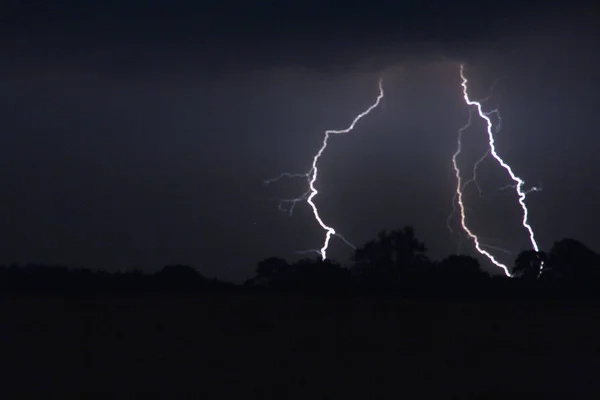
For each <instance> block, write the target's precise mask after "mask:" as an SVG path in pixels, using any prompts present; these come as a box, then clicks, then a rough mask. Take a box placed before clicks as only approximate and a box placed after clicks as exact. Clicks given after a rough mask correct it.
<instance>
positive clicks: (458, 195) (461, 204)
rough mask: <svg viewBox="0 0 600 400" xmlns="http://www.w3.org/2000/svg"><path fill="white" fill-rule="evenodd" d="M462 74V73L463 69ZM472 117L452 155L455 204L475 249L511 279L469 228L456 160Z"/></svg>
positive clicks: (459, 133) (460, 130)
mask: <svg viewBox="0 0 600 400" xmlns="http://www.w3.org/2000/svg"><path fill="white" fill-rule="evenodd" d="M461 72H462V67H461ZM471 115H472V113H471V112H470V113H469V121H468V122H467V124H466V125H465V126H463V127H462V128H460V129H459V130H458V139H457V146H456V151H455V152H454V154H453V155H452V165H453V167H454V174H455V176H456V192H455V195H454V196H455V199H456V202H455V203H453V204H458V207H459V211H460V224H461V225H462V228H463V230H464V231H465V232H466V234H467V235H468V236H469V237H470V238H471V240H473V243H474V244H475V248H476V249H477V251H478V252H479V253H480V254H483V255H484V256H486V257H487V258H488V259H489V260H490V261H491V262H492V263H493V264H494V265H496V266H497V267H500V268H502V270H504V273H505V274H506V276H509V277H510V276H511V274H510V272H509V271H508V268H507V267H506V265H504V264H502V263H501V262H500V261H498V260H496V258H494V256H493V255H492V254H491V253H490V252H488V251H487V250H485V249H484V247H486V246H484V245H482V244H481V243H480V242H479V238H478V237H477V235H475V234H474V233H473V232H471V230H470V229H469V227H468V226H467V215H466V213H465V205H464V202H463V189H464V186H463V183H462V179H461V177H460V169H459V168H458V163H457V161H456V160H457V158H458V156H459V155H460V153H461V152H462V134H463V132H464V131H465V130H466V129H467V128H468V127H469V126H470V125H471V119H472V118H471Z"/></svg>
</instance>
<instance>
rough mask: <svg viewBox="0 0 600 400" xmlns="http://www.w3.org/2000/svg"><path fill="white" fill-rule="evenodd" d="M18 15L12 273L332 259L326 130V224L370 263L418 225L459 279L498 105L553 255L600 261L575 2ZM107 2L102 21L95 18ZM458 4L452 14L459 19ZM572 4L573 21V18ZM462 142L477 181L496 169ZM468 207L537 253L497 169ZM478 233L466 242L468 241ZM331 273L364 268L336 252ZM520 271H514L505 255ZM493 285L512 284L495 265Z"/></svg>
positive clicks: (128, 4) (1, 145)
mask: <svg viewBox="0 0 600 400" xmlns="http://www.w3.org/2000/svg"><path fill="white" fill-rule="evenodd" d="M4 3H9V5H8V6H7V5H4V6H2V9H1V10H0V27H1V28H0V50H1V52H0V161H1V164H2V167H1V168H0V182H1V183H2V186H1V187H2V194H1V195H0V221H2V228H3V229H1V231H0V263H2V264H9V263H12V262H18V263H27V262H34V263H49V264H68V265H71V266H85V267H90V268H104V269H108V270H117V269H129V268H140V269H143V270H146V271H155V270H157V269H159V268H161V267H162V266H164V265H166V264H175V263H183V264H189V265H193V266H195V267H197V268H198V269H199V270H200V271H201V272H202V273H204V274H206V275H207V276H215V277H219V278H223V279H227V280H234V281H239V280H241V279H245V278H248V277H250V276H251V275H252V274H253V273H254V268H255V265H256V262H257V261H259V260H261V259H264V258H266V257H269V256H281V257H285V258H288V259H290V260H291V259H294V257H298V256H297V255H294V252H295V251H297V250H306V249H314V248H319V247H320V246H321V243H322V241H323V238H324V231H323V230H322V229H321V228H320V227H319V226H318V224H317V223H316V221H315V220H314V218H313V217H312V214H311V210H310V209H309V207H308V205H306V204H299V205H298V206H297V207H296V209H295V212H294V214H293V216H291V217H290V216H288V215H287V214H286V213H283V212H280V211H278V207H277V205H278V203H277V201H275V200H274V199H276V198H286V197H293V196H297V195H300V194H301V193H302V192H304V191H305V190H306V183H305V181H303V180H299V179H296V180H289V181H283V182H281V183H279V184H276V185H269V186H265V185H264V184H263V181H264V180H265V179H268V178H271V177H274V176H277V175H278V174H279V173H281V172H284V171H288V172H306V171H307V170H308V169H309V167H310V163H311V160H312V157H313V155H314V153H315V152H316V151H317V150H318V148H319V146H320V145H321V142H322V139H323V132H324V131H325V130H326V129H343V128H346V127H347V126H348V125H349V123H350V122H351V121H352V119H353V118H354V116H355V115H356V114H358V113H360V112H361V111H363V110H364V109H366V108H367V107H368V106H369V105H370V104H371V103H372V102H373V101H374V100H375V98H376V96H377V81H378V79H379V78H380V77H382V79H383V87H384V91H385V93H386V96H385V99H384V102H383V103H382V105H381V107H380V108H378V109H376V110H375V111H374V112H373V113H372V114H371V115H370V116H368V117H366V118H365V119H364V120H362V121H361V123H360V124H359V125H358V126H357V129H356V130H355V131H354V132H353V133H352V134H350V135H347V136H343V137H342V136H337V137H333V138H332V139H331V140H330V145H329V147H328V148H327V151H326V153H325V154H324V156H323V158H322V163H321V164H320V176H319V177H320V179H319V181H318V187H319V189H320V194H319V196H318V197H317V198H316V202H317V204H318V205H319V208H320V210H321V215H322V217H323V218H324V220H325V221H326V222H327V223H329V224H330V225H332V226H334V227H335V228H336V229H337V230H338V231H339V232H340V233H342V234H343V235H344V236H345V237H346V238H347V239H348V240H350V241H351V242H353V243H354V244H356V245H362V244H364V243H365V242H366V241H368V240H370V239H372V238H374V237H375V235H376V233H377V232H378V231H379V230H381V229H384V228H386V229H394V228H400V227H403V226H405V225H407V224H411V225H413V226H414V227H415V228H416V232H417V236H418V237H419V238H421V239H422V240H424V241H425V243H426V244H427V246H428V248H429V254H430V255H431V257H433V258H436V259H439V258H442V257H444V256H446V255H448V254H450V253H455V252H457V251H458V250H459V249H460V251H462V252H466V253H467V254H474V251H473V246H472V244H471V243H470V242H468V241H467V240H466V239H462V241H461V240H460V239H459V235H457V234H454V235H451V234H450V232H449V231H448V230H447V228H446V217H447V215H448V213H449V212H450V211H451V209H452V196H453V193H454V192H453V191H454V186H455V179H454V175H453V170H452V165H451V156H452V153H453V152H454V150H455V147H456V136H457V130H458V128H460V127H461V126H462V125H463V124H464V123H465V122H466V120H467V118H468V112H469V111H468V108H467V107H466V105H465V104H464V103H463V99H462V93H461V87H460V76H459V64H460V63H463V62H464V63H466V64H467V69H466V71H467V75H468V77H469V78H470V84H471V86H470V90H471V94H472V96H473V97H475V98H481V97H485V96H486V95H487V94H488V92H489V88H490V87H491V85H492V84H493V83H494V81H496V80H497V85H496V86H495V90H494V94H493V97H492V98H491V99H490V100H489V101H488V102H487V103H486V108H488V109H492V108H495V107H499V109H500V112H501V115H502V129H501V131H500V132H499V133H498V135H497V148H498V152H499V154H500V155H501V156H502V157H504V159H505V160H506V161H507V162H509V163H510V164H511V165H512V166H513V168H514V170H515V172H516V173H517V174H518V175H519V176H520V177H522V178H523V179H524V180H525V181H526V182H527V184H526V187H530V186H531V185H539V184H541V185H542V187H543V191H542V192H539V193H532V194H530V195H529V196H528V201H527V204H528V206H529V208H530V222H531V224H532V226H533V228H534V230H535V232H536V237H537V239H538V242H539V244H540V247H541V248H542V249H545V250H547V249H548V248H549V247H550V246H551V245H552V243H553V241H555V240H558V239H561V238H564V237H572V238H575V239H578V240H580V241H582V242H583V243H585V244H587V245H588V246H590V247H591V248H592V249H595V250H600V231H599V230H598V229H597V227H598V225H599V224H600V215H599V214H598V213H597V212H596V207H595V206H596V204H597V202H598V199H599V198H600V189H599V188H598V184H597V177H598V176H599V174H600V166H599V165H600V162H599V161H598V156H597V151H598V150H597V149H598V146H599V145H600V140H599V139H598V134H599V132H598V128H597V114H598V107H597V104H598V100H597V98H598V93H599V89H600V76H599V73H598V70H599V69H598V66H599V63H600V52H599V51H598V49H599V47H598V37H599V36H598V28H597V27H595V24H594V22H595V21H597V20H598V15H597V14H594V12H593V11H592V7H591V6H590V7H587V8H584V7H578V6H577V2H568V8H567V6H564V5H562V4H561V3H560V2H557V1H544V2H542V1H537V2H535V1H504V2H501V1H495V2H491V1H490V2H488V1H479V2H476V1H456V2H446V1H383V0H371V1H343V2H342V1H326V0H321V1H308V0H305V1H293V0H287V1H284V0H279V1H271V2H250V1H240V0H238V1H215V2H201V1H189V2H188V1H186V2H175V1H173V2H164V1H145V2H142V1H106V0H105V1H102V2H84V1H55V2H41V1H8V2H4ZM96 3H98V4H96ZM448 3H453V4H448ZM565 3H567V2H565ZM486 145H487V142H486V135H485V131H484V124H483V123H482V121H480V120H476V122H475V123H474V124H473V127H472V129H470V130H468V131H467V132H466V133H465V135H464V152H463V157H462V158H461V159H460V163H461V167H462V168H463V170H464V171H465V174H468V173H470V171H471V168H472V164H473V162H474V161H475V160H477V159H478V158H479V157H480V156H481V155H482V154H483V153H484V152H485V150H486ZM479 182H480V184H481V187H482V190H483V197H482V198H478V195H477V193H476V190H474V187H472V188H470V189H469V191H468V192H467V195H466V197H465V200H466V202H467V205H468V207H470V209H469V210H468V212H469V214H468V215H469V224H470V226H471V227H472V229H473V230H474V231H475V232H477V233H478V234H480V235H481V236H483V237H485V238H486V242H487V243H490V244H494V245H498V246H502V247H504V248H506V249H508V250H511V251H513V252H518V251H520V250H524V249H530V245H529V241H528V237H527V234H526V233H525V231H524V230H523V228H522V227H521V226H520V220H521V210H520V208H519V206H518V204H517V203H516V195H515V193H514V191H512V190H506V191H499V190H498V188H499V187H502V186H504V185H506V184H509V183H511V182H510V179H509V177H508V176H507V174H506V172H505V171H504V170H502V169H501V168H500V167H499V166H498V165H496V164H495V163H494V162H492V160H491V159H488V160H486V161H485V162H484V163H483V164H482V166H481V169H480V170H479ZM457 222H458V220H457V219H454V225H453V226H454V227H455V229H456V230H457V231H458V225H457ZM331 249H332V250H331V252H330V255H331V257H332V258H334V259H336V260H339V261H340V262H345V261H347V260H348V256H349V249H348V247H346V246H345V245H344V244H343V243H342V242H341V241H339V240H336V239H334V240H333V241H332V247H331ZM494 254H495V255H497V256H498V257H499V258H500V259H501V260H502V261H504V262H507V263H510V262H511V261H512V260H513V259H514V255H508V254H503V253H500V252H494ZM481 262H482V265H483V267H484V268H485V269H486V270H488V271H498V270H497V269H494V268H493V267H491V266H490V265H489V263H488V262H486V261H485V259H481Z"/></svg>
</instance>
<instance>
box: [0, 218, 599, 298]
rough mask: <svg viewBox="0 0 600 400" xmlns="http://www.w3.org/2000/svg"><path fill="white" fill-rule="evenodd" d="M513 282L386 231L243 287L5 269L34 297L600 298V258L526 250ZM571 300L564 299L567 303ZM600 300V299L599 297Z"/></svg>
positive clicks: (177, 273)
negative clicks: (347, 251) (338, 254)
mask: <svg viewBox="0 0 600 400" xmlns="http://www.w3.org/2000/svg"><path fill="white" fill-rule="evenodd" d="M511 271H512V275H513V276H512V277H510V278H509V277H506V276H504V275H496V276H491V275H490V274H488V273H487V272H485V271H484V270H482V269H481V265H480V263H479V261H478V260H477V259H476V258H473V257H471V256H467V255H450V256H448V257H446V258H444V259H442V260H439V261H436V260H432V259H430V258H429V257H428V255H427V247H426V245H425V243H424V242H422V241H421V240H419V239H418V238H417V236H416V234H415V230H414V228H413V227H411V226H406V227H404V228H401V229H396V230H384V231H381V232H379V234H378V235H377V237H376V238H375V239H373V240H371V241H369V242H367V243H365V244H364V245H363V246H362V247H359V248H357V249H356V250H355V251H354V253H353V257H352V264H351V265H350V266H349V267H343V266H341V265H340V264H339V263H337V262H335V261H332V260H321V259H320V258H318V257H315V258H306V259H301V260H298V261H296V262H293V263H290V262H288V261H287V260H285V259H282V258H278V257H269V258H267V259H264V260H262V261H260V262H258V264H257V266H256V270H255V275H254V276H253V277H252V278H250V279H248V280H247V281H246V282H244V283H243V284H233V283H230V282H225V281H222V280H217V279H209V278H206V277H205V276H203V275H202V274H201V273H199V272H198V271H197V270H195V269H194V268H192V267H190V266H186V265H171V266H166V267H164V268H163V269H162V270H160V271H159V272H157V273H155V274H149V273H144V272H142V271H131V272H114V273H109V272H106V271H91V270H88V269H81V268H80V269H71V268H68V267H66V266H53V265H31V264H30V265H25V266H19V265H11V266H0V291H1V292H3V293H11V292H22V291H28V292H33V293H46V292H48V293H50V292H59V293H68V292H72V293H97V292H108V293H118V292H121V293H132V292H150V293H151V292H154V293H160V292H169V291H171V292H177V293H188V292H189V293H198V292H215V291H258V292H261V291H263V292H281V291H283V292H294V291H302V292H307V291H308V292H321V293H330V292H331V293H333V292H340V291H341V292H356V291H358V292H361V291H362V292H371V293H390V292H393V293H398V294H404V295H426V296H457V297H461V296H467V295H479V296H500V297H502V296H504V297H506V296H509V297H513V298H515V299H518V298H521V297H523V296H529V297H536V296H542V297H548V296H550V297H552V296H554V297H557V298H562V297H564V296H566V297H571V298H574V297H577V298H581V297H582V296H584V297H589V298H592V297H595V296H596V295H595V291H594V288H595V286H596V285H597V284H598V283H600V255H598V254H596V253H595V252H594V251H592V250H590V249H589V248H588V247H587V246H586V245H584V244H582V243H580V242H578V241H577V240H574V239H562V240H559V241H556V242H555V243H554V244H553V245H552V246H551V248H550V250H549V251H548V252H535V251H531V250H527V251H522V252H521V253H519V254H518V256H517V257H516V258H515V260H514V265H513V266H512V269H511ZM563 295H564V296H563ZM599 297H600V296H599Z"/></svg>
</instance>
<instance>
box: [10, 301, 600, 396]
mask: <svg viewBox="0 0 600 400" xmlns="http://www.w3.org/2000/svg"><path fill="white" fill-rule="evenodd" d="M0 313H1V318H2V330H1V333H0V339H1V346H2V355H1V358H2V364H4V365H3V366H2V368H3V370H4V371H5V372H4V373H3V377H4V378H5V379H3V380H5V381H6V382H7V383H8V384H9V385H4V390H8V389H7V388H8V387H9V386H10V387H13V386H15V387H20V388H22V389H23V390H27V391H29V390H34V391H35V390H47V389H60V390H69V391H74V392H80V393H81V392H97V391H100V392H117V393H121V394H128V393H132V392H160V393H163V394H165V395H172V394H174V393H178V392H195V393H198V394H204V395H205V396H208V397H210V398H238V399H254V398H256V399H260V398H277V399H306V398H311V399H315V398H316V399H334V398H343V397H352V398H356V397H361V398H366V399H375V398H400V397H401V396H406V395H408V394H410V395H411V398H414V396H415V395H417V394H421V395H423V396H424V395H428V394H430V393H437V394H438V396H441V398H465V397H469V396H473V395H477V396H481V397H484V398H506V396H507V395H508V394H515V393H523V392H528V393H530V392H538V393H539V392H543V393H558V392H562V393H575V392H576V393H581V394H584V393H585V394H586V397H588V396H591V395H592V394H593V393H594V394H595V393H600V384H599V383H598V373H599V372H600V339H599V338H600V335H599V334H600V310H598V309H595V308H593V307H589V308H583V307H558V306H543V305H539V304H538V305H531V304H529V305H527V304H525V305H523V304H517V303H512V304H477V303H468V302H464V303H460V302H452V303H448V302H442V301H417V300H402V299H398V298H393V297H382V296H380V297H366V296H363V297H359V296H354V297H350V296H343V297H335V296H329V297H327V296H313V297H302V296H291V295H290V296H275V295H256V294H236V295H232V294H228V295H225V294H223V295H210V296H208V295H206V296H187V297H183V296H180V297H177V296H162V297H150V296H147V297H143V296H138V297H132V298H125V297H122V298H114V297H112V298H111V297H86V298H84V297H79V298H75V297H72V298H69V299H66V298H65V299H59V298H42V297H40V298H32V297H16V296H14V297H11V298H4V299H2V300H1V301H0ZM593 397H595V396H592V397H591V398H593ZM205 398H206V397H205Z"/></svg>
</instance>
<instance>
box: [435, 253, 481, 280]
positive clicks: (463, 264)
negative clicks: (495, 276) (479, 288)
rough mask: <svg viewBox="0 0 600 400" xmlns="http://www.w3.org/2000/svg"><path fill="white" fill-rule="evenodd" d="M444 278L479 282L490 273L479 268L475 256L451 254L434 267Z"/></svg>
mask: <svg viewBox="0 0 600 400" xmlns="http://www.w3.org/2000/svg"><path fill="white" fill-rule="evenodd" d="M436 269H437V270H438V271H437V272H438V273H439V275H440V277H442V278H443V279H444V280H446V281H447V280H453V281H460V282H481V281H483V280H486V279H488V278H489V277H490V275H489V274H488V273H487V272H485V271H483V270H482V269H481V266H480V264H479V261H477V259H476V258H474V257H471V256H466V255H451V256H448V257H446V258H444V259H443V260H442V261H440V262H439V264H438V265H437V268H436Z"/></svg>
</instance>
